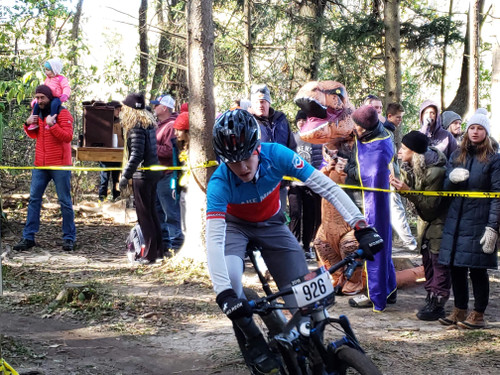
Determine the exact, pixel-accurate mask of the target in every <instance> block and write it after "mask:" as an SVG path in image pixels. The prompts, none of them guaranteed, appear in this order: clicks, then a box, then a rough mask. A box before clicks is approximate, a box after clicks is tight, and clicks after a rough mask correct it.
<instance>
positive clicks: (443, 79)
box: [441, 0, 453, 108]
mask: <svg viewBox="0 0 500 375" xmlns="http://www.w3.org/2000/svg"><path fill="white" fill-rule="evenodd" d="M452 15H453V0H450V9H449V11H448V27H447V28H446V33H445V34H444V45H443V66H442V67H441V108H444V92H445V90H446V58H447V57H448V55H447V52H446V47H448V39H449V35H450V22H451V16H452Z"/></svg>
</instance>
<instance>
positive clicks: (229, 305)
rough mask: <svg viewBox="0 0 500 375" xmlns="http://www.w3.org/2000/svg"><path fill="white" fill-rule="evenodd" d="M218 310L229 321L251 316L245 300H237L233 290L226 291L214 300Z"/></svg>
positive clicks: (250, 310)
mask: <svg viewBox="0 0 500 375" xmlns="http://www.w3.org/2000/svg"><path fill="white" fill-rule="evenodd" d="M215 302H217V304H218V305H219V307H220V309H221V310H222V312H223V313H224V314H226V315H227V317H228V318H229V319H231V320H236V319H240V318H244V317H250V316H252V308H251V307H250V305H249V304H248V301H247V300H246V299H242V298H238V296H237V295H236V293H235V292H234V290H232V289H226V290H224V291H223V292H220V293H219V294H218V295H217V298H216V299H215Z"/></svg>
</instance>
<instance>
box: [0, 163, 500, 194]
mask: <svg viewBox="0 0 500 375" xmlns="http://www.w3.org/2000/svg"><path fill="white" fill-rule="evenodd" d="M218 165H219V163H218V162H217V161H215V160H210V161H207V162H204V163H201V164H197V165H194V166H182V167H165V166H163V165H152V166H151V167H141V168H139V169H141V170H151V171H174V170H180V171H188V170H190V169H197V168H210V167H216V166H218ZM0 169H4V170H15V169H28V170H29V169H46V170H48V169H52V170H61V171H121V170H122V168H120V167H116V168H101V167H93V168H89V167H74V166H50V167H34V166H29V167H26V166H25V167H12V166H4V165H0ZM283 179H284V180H288V181H299V180H298V179H296V178H294V177H289V176H285V177H284V178H283ZM338 185H339V186H340V187H341V188H343V189H353V190H364V191H377V192H382V193H399V194H401V195H424V196H430V197H465V198H500V192H483V191H422V190H420V191H419V190H390V189H378V188H368V187H361V186H355V185H344V184H338Z"/></svg>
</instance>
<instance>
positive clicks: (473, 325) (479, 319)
mask: <svg viewBox="0 0 500 375" xmlns="http://www.w3.org/2000/svg"><path fill="white" fill-rule="evenodd" d="M457 325H458V326H459V327H460V328H466V329H480V328H484V327H485V326H486V323H485V322H484V313H480V312H477V311H476V310H473V311H472V312H471V313H470V314H469V316H468V317H467V319H465V320H464V321H463V322H458V323H457Z"/></svg>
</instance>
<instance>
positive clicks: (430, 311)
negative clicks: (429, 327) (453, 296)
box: [417, 295, 446, 321]
mask: <svg viewBox="0 0 500 375" xmlns="http://www.w3.org/2000/svg"><path fill="white" fill-rule="evenodd" d="M445 303H446V299H445V298H443V297H438V296H435V295H433V296H431V299H430V301H429V303H428V304H427V305H426V306H424V308H423V309H421V310H420V311H419V312H418V313H417V318H418V319H420V320H425V321H434V320H438V319H440V318H444V317H445V312H444V305H445Z"/></svg>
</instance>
